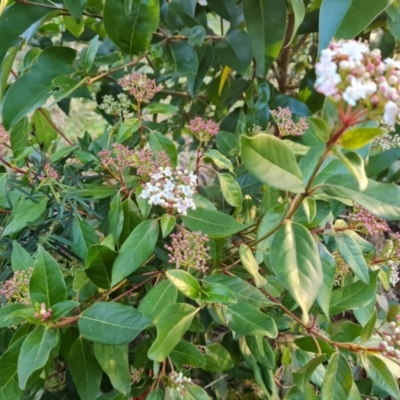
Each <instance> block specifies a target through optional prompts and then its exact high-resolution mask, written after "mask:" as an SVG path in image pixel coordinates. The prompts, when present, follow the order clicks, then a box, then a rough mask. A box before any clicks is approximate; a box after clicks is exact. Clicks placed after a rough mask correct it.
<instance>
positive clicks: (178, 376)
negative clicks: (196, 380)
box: [169, 371, 192, 396]
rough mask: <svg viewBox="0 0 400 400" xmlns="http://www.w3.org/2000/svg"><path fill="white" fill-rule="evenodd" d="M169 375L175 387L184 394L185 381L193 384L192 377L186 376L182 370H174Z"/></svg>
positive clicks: (179, 392)
mask: <svg viewBox="0 0 400 400" xmlns="http://www.w3.org/2000/svg"><path fill="white" fill-rule="evenodd" d="M169 377H170V379H171V383H172V384H173V385H174V386H175V387H174V389H175V390H176V391H177V392H178V394H180V395H181V396H183V395H184V394H185V392H186V390H187V389H186V388H185V386H183V384H184V383H190V384H192V379H191V378H186V376H183V374H182V372H179V373H178V372H176V371H172V372H171V373H170V374H169Z"/></svg>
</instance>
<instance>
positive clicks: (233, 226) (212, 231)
mask: <svg viewBox="0 0 400 400" xmlns="http://www.w3.org/2000/svg"><path fill="white" fill-rule="evenodd" d="M187 214H188V215H187V216H184V217H182V220H183V222H184V224H185V225H186V226H187V227H188V228H189V229H190V230H192V231H194V232H198V231H200V232H202V233H203V234H205V235H208V236H209V237H210V238H212V239H218V238H224V237H227V236H230V235H233V234H234V233H237V232H239V231H241V230H242V229H244V225H242V224H240V223H239V222H237V221H236V220H235V219H233V218H232V217H230V216H229V215H226V214H224V213H222V212H220V211H214V210H206V209H205V208H197V209H196V210H194V211H192V210H189V211H188V213H187Z"/></svg>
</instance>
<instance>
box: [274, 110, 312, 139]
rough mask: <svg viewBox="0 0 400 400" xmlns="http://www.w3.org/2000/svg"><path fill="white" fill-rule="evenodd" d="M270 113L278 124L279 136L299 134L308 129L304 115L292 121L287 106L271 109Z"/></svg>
mask: <svg viewBox="0 0 400 400" xmlns="http://www.w3.org/2000/svg"><path fill="white" fill-rule="evenodd" d="M270 113H271V115H272V116H273V117H274V120H275V122H276V124H277V125H278V129H279V136H301V135H303V134H304V133H305V132H306V131H307V129H308V123H307V120H306V118H305V117H301V118H300V119H299V120H298V121H297V122H294V121H293V118H292V112H291V111H290V108H289V107H285V108H282V107H278V109H277V110H271V111H270Z"/></svg>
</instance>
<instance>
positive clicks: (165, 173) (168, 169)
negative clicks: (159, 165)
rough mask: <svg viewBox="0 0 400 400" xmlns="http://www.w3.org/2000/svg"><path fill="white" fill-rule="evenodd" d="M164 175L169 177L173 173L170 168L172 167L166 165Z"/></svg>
mask: <svg viewBox="0 0 400 400" xmlns="http://www.w3.org/2000/svg"><path fill="white" fill-rule="evenodd" d="M164 175H165V176H168V178H169V177H170V176H171V175H172V171H171V168H170V167H166V168H165V169H164Z"/></svg>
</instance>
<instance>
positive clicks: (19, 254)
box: [11, 240, 33, 272]
mask: <svg viewBox="0 0 400 400" xmlns="http://www.w3.org/2000/svg"><path fill="white" fill-rule="evenodd" d="M11 265H12V269H13V271H14V272H15V271H28V270H29V268H32V267H33V258H32V257H31V255H30V254H29V253H28V252H27V251H26V250H25V249H24V248H23V247H22V246H21V245H20V244H19V243H18V242H17V241H16V240H14V241H13V249H12V253H11Z"/></svg>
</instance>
